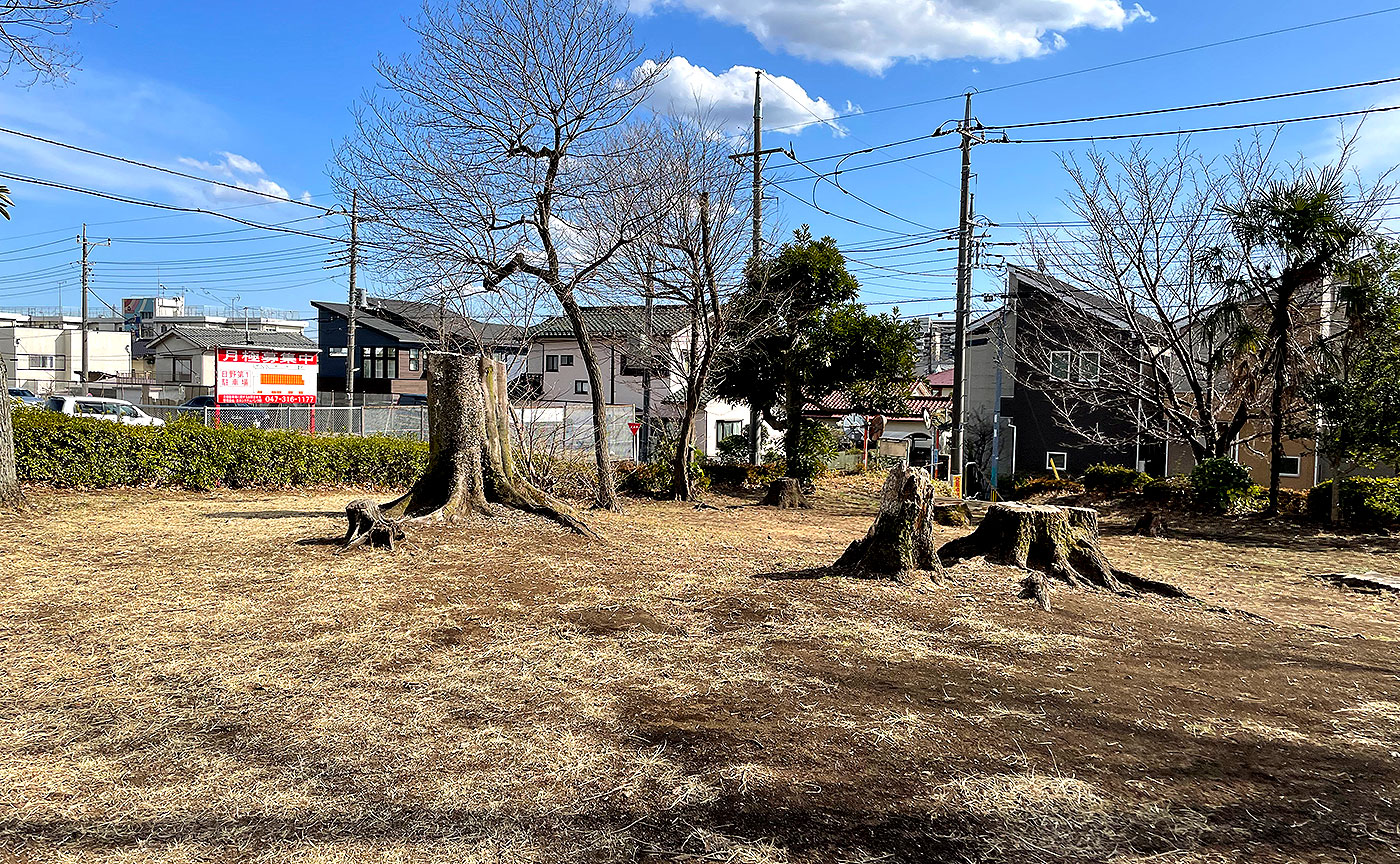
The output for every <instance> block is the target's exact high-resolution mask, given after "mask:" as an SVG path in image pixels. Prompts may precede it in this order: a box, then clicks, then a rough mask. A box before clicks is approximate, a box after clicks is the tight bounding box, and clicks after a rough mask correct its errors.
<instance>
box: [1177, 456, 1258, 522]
mask: <svg viewBox="0 0 1400 864" xmlns="http://www.w3.org/2000/svg"><path fill="white" fill-rule="evenodd" d="M1191 489H1192V490H1193V491H1194V493H1195V497H1196V506H1197V507H1200V508H1201V509H1202V510H1206V511H1209V512H1214V513H1228V512H1230V511H1232V510H1235V509H1237V508H1238V507H1240V506H1241V504H1243V503H1246V502H1249V501H1251V500H1252V498H1253V490H1254V480H1253V479H1251V478H1250V476H1249V469H1248V468H1246V467H1244V466H1243V465H1241V464H1240V463H1238V462H1236V461H1235V460H1233V459H1227V458H1225V457H1224V456H1215V457H1212V458H1210V459H1205V460H1203V461H1201V462H1200V463H1199V464H1197V465H1196V467H1195V468H1192V469H1191Z"/></svg>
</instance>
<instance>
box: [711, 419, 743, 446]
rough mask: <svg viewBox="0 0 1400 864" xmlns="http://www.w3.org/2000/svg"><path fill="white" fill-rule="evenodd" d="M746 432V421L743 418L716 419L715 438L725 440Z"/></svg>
mask: <svg viewBox="0 0 1400 864" xmlns="http://www.w3.org/2000/svg"><path fill="white" fill-rule="evenodd" d="M743 434H744V423H743V421H742V420H716V421H715V440H716V441H723V440H724V439H726V438H733V437H734V436H735V435H743Z"/></svg>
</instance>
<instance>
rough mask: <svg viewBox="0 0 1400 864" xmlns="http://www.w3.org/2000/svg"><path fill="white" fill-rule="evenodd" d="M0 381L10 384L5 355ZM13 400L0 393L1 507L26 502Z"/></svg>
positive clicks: (2, 361) (1, 362)
mask: <svg viewBox="0 0 1400 864" xmlns="http://www.w3.org/2000/svg"><path fill="white" fill-rule="evenodd" d="M0 381H3V382H4V383H5V386H7V387H8V386H9V381H10V373H9V370H7V369H6V368H5V358H4V357H3V356H0ZM13 402H14V400H12V399H11V398H10V395H9V393H3V394H0V507H19V506H20V505H22V504H24V493H23V492H21V491H20V488H19V473H18V469H17V468H16V465H15V426H14V416H13V414H12V411H13V408H14V405H13Z"/></svg>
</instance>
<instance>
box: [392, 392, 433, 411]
mask: <svg viewBox="0 0 1400 864" xmlns="http://www.w3.org/2000/svg"><path fill="white" fill-rule="evenodd" d="M399 404H400V405H402V406H404V407H406V408H421V407H423V406H424V405H427V404H428V397H427V396H424V395H422V394H421V393H400V394H399Z"/></svg>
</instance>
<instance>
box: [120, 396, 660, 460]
mask: <svg viewBox="0 0 1400 864" xmlns="http://www.w3.org/2000/svg"><path fill="white" fill-rule="evenodd" d="M141 410H143V411H145V412H146V413H147V414H150V415H151V416H152V417H159V418H160V419H162V420H164V421H166V422H167V423H169V422H171V421H173V420H175V419H178V418H182V417H183V418H189V419H193V420H196V421H198V422H200V423H203V424H205V425H206V426H232V427H235V428H239V429H250V428H256V429H291V430H295V431H298V432H306V433H310V434H318V435H394V436H397V437H401V438H411V439H414V440H417V441H427V440H428V409H427V407H426V406H423V405H356V406H354V407H350V406H342V407H332V406H320V405H318V406H315V407H311V406H280V405H266V406H236V407H235V406H220V407H217V408H215V407H209V408H189V407H185V406H180V405H142V406H141ZM514 414H515V417H514V423H513V426H514V429H515V436H516V445H517V446H519V447H524V448H526V449H528V450H529V451H530V452H531V453H536V454H555V455H560V456H562V455H565V454H570V455H578V454H580V453H592V452H593V408H592V406H591V405H588V404H586V403H567V404H554V405H531V406H517V407H516V408H515V409H514ZM607 416H608V449H609V450H610V451H611V452H612V455H613V457H614V458H616V459H635V458H636V446H637V438H636V435H635V434H634V433H633V432H632V429H631V426H630V425H629V424H631V423H632V422H633V421H634V419H635V417H636V408H635V407H633V406H631V405H609V406H608V407H607Z"/></svg>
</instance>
